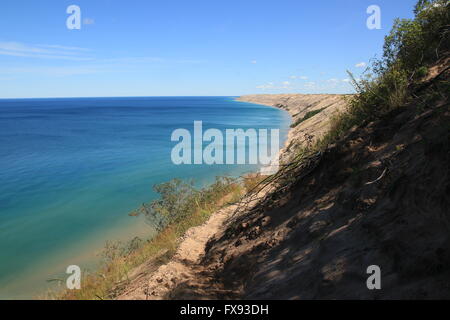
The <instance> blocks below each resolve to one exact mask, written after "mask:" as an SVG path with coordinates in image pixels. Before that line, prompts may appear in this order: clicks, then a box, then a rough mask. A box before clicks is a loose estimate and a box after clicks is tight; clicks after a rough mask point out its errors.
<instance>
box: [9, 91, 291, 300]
mask: <svg viewBox="0 0 450 320" xmlns="http://www.w3.org/2000/svg"><path fill="white" fill-rule="evenodd" d="M195 120H201V121H203V126H204V130H206V129H207V128H217V129H220V130H223V131H224V130H225V129H233V128H243V129H246V128H280V129H281V138H282V139H284V138H285V135H286V134H287V130H288V126H289V121H290V118H289V116H288V115H287V114H286V113H285V112H284V111H280V110H278V109H275V108H270V107H266V106H260V105H255V104H249V103H243V102H236V101H234V100H233V98H232V97H151V98H83V99H20V100H18V99H17V100H9V99H8V100H0V168H1V171H0V297H6V298H18V297H26V298H29V297H31V296H33V295H34V294H36V293H37V292H39V290H42V288H43V287H45V286H46V285H47V282H46V280H47V279H49V278H51V277H53V276H54V275H60V274H64V271H65V267H66V266H67V265H68V264H69V263H70V264H78V265H80V266H86V265H89V262H90V261H93V260H95V259H96V258H95V255H96V254H97V253H98V252H99V250H100V249H101V247H102V246H103V245H104V243H105V241H106V240H108V239H110V240H115V239H122V240H124V241H125V240H127V239H131V238H132V237H133V236H134V235H139V236H143V237H145V236H148V235H150V234H151V232H152V228H151V227H150V226H148V225H146V224H145V223H142V221H138V220H137V218H132V217H129V216H128V213H129V212H130V211H131V210H133V209H135V208H137V207H138V206H139V205H140V204H141V203H142V202H144V201H145V202H148V201H149V200H151V199H153V198H154V197H155V194H154V193H153V191H152V186H153V185H154V184H155V183H160V182H164V181H168V180H170V179H172V178H175V177H178V178H195V179H196V181H197V183H198V184H207V183H209V182H211V181H212V180H213V179H214V177H215V176H216V175H224V174H229V175H235V176H236V175H240V174H242V173H245V172H249V171H254V170H256V169H257V168H256V167H255V166H250V165H214V166H207V165H181V166H176V165H174V164H172V162H171V157H170V154H171V150H172V147H173V146H174V145H175V144H176V143H175V142H172V141H170V137H171V133H172V131H173V130H175V129H177V128H186V129H188V130H190V131H191V132H192V130H193V122H194V121H195ZM280 146H281V144H280Z"/></svg>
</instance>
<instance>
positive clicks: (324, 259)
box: [119, 69, 450, 299]
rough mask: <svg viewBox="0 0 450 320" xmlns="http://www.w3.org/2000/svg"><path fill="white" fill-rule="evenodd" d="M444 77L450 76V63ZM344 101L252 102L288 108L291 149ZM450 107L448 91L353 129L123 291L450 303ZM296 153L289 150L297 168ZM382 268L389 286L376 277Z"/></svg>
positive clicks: (280, 98) (319, 129)
mask: <svg viewBox="0 0 450 320" xmlns="http://www.w3.org/2000/svg"><path fill="white" fill-rule="evenodd" d="M439 76H440V81H442V79H444V80H445V79H446V80H447V81H448V79H449V71H448V69H446V70H443V71H441V72H439ZM429 81H430V83H432V81H433V79H431V80H429ZM417 90H421V88H418V89H417ZM342 99H343V98H342V97H341V96H326V95H323V96H321V95H312V96H307V95H276V96H268V95H262V96H246V97H242V98H241V100H242V101H249V102H255V103H261V104H268V105H276V106H278V107H280V108H284V109H286V110H288V111H289V112H290V113H291V114H292V115H293V118H294V128H293V130H292V132H291V135H290V144H293V143H297V144H304V143H309V142H308V138H306V140H305V135H306V136H308V135H313V136H314V139H316V138H317V137H319V136H320V135H321V134H322V133H323V132H324V131H325V130H326V129H327V128H328V127H329V119H330V117H331V116H332V115H333V114H334V113H335V112H337V111H338V110H342V109H343V108H345V103H344V100H342ZM449 108H450V103H449V97H448V92H447V93H445V92H444V93H442V92H441V94H440V96H438V98H437V100H436V101H435V102H434V103H433V105H431V106H426V107H423V105H422V104H421V101H420V100H419V99H416V100H414V101H413V102H412V103H411V104H409V105H408V106H404V107H401V108H398V109H395V110H393V111H391V112H390V113H388V114H386V115H385V116H383V117H381V118H380V119H378V120H376V121H372V122H365V123H363V124H362V125H361V126H359V127H355V128H353V129H352V130H351V131H350V132H349V133H348V134H347V135H346V136H345V137H344V138H342V139H340V140H339V141H337V142H336V143H334V144H332V145H329V146H328V147H327V148H326V149H325V150H324V151H323V152H318V153H317V154H314V155H312V156H310V157H308V158H307V159H306V160H304V161H302V162H301V164H300V165H295V166H292V167H291V168H290V169H289V170H285V174H284V176H283V177H281V178H280V179H278V180H277V181H274V182H272V184H271V185H270V186H269V187H268V188H267V189H266V190H265V191H261V192H260V193H258V194H257V196H256V197H255V196H253V197H252V198H250V199H247V201H244V202H242V203H240V204H238V206H237V207H231V208H228V209H226V210H225V211H221V212H220V215H217V216H213V217H212V218H211V219H210V221H208V222H207V223H206V224H205V225H204V226H201V227H198V229H197V230H195V229H193V230H192V231H191V232H190V233H188V234H187V236H186V239H185V241H184V242H183V244H182V245H181V247H180V249H179V252H178V253H177V255H176V257H175V259H174V260H173V261H171V262H170V263H169V264H166V265H164V266H162V267H160V268H159V269H158V270H157V271H156V272H154V273H150V274H147V275H145V274H144V275H142V276H141V277H140V278H139V279H137V280H136V281H133V280H132V281H131V285H130V286H129V287H128V288H127V289H126V290H125V292H124V294H123V295H122V296H120V297H119V298H122V299H162V298H171V299H189V298H190V299H192V298H194V299H196V298H200V299H205V298H215V299H217V298H219V299H227V298H244V299H378V298H382V299H429V298H447V299H448V298H450V269H449V266H450V214H449V213H450V179H449V163H450V136H449V134H450V110H449ZM313 109H316V110H321V112H320V113H317V114H313V115H312V116H311V113H310V111H311V110H313ZM308 113H310V117H306V118H305V116H306V115H307V114H308ZM300 120H304V121H300ZM296 122H298V123H297V124H296ZM296 150H298V149H297V148H293V147H291V148H289V147H287V148H286V149H285V150H284V154H285V161H287V162H286V163H285V164H286V165H289V163H288V162H289V161H290V159H291V157H292V156H293V155H294V154H295V152H296ZM218 217H220V220H217V219H218ZM193 239H194V240H193ZM189 241H191V242H189ZM192 241H194V242H195V245H194V244H193V242H192ZM189 243H191V244H190V245H189ZM190 247H192V248H195V250H194V253H195V254H191V253H190V249H189V248H190ZM171 264H175V265H173V266H171ZM180 265H181V266H182V267H180ZM374 265H375V266H378V267H379V268H380V270H381V289H380V290H369V289H368V287H367V283H366V281H367V279H368V277H369V275H368V273H367V268H368V267H369V266H374Z"/></svg>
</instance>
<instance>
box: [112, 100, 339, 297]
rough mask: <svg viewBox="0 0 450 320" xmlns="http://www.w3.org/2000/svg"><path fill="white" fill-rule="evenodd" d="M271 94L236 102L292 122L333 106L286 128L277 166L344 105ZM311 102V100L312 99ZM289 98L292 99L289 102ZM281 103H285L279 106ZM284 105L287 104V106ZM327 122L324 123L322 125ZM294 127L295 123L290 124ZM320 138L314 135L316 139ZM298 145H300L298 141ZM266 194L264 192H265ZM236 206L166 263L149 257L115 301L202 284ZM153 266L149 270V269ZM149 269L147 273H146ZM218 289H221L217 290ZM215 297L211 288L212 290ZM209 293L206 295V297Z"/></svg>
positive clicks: (193, 232)
mask: <svg viewBox="0 0 450 320" xmlns="http://www.w3.org/2000/svg"><path fill="white" fill-rule="evenodd" d="M286 96H288V99H287V100H291V102H289V101H286V99H280V97H279V95H271V96H270V98H271V99H272V100H271V101H268V100H267V95H254V96H242V97H239V98H236V101H240V102H248V103H254V104H260V105H266V106H270V107H275V108H279V109H282V110H285V111H287V112H288V113H289V115H290V116H291V118H292V120H293V121H296V120H297V119H299V118H300V117H302V116H304V114H306V113H307V112H310V111H311V110H313V109H315V110H317V109H318V108H319V109H320V108H323V105H324V104H330V103H331V105H329V106H328V107H333V108H332V110H331V111H330V110H328V112H327V113H323V111H325V109H323V110H322V111H321V112H320V113H318V114H316V115H315V116H313V117H311V118H310V119H308V120H306V121H304V122H303V123H302V124H300V125H299V126H294V127H292V125H291V128H290V129H289V131H288V135H287V137H286V141H285V143H284V147H283V148H281V149H280V151H279V156H280V163H281V161H282V160H285V159H287V158H289V157H290V154H291V152H290V146H291V145H292V144H293V143H295V142H296V140H301V139H299V138H301V134H302V133H306V134H308V132H309V134H312V133H315V132H313V131H314V128H315V125H314V124H316V123H317V121H318V122H319V123H322V126H321V127H320V132H322V131H325V130H326V127H327V126H326V125H327V123H328V121H326V120H327V119H328V120H329V119H330V115H333V114H334V113H335V112H338V111H339V110H342V109H343V108H344V106H345V102H344V99H342V95H314V96H312V95H282V97H283V98H286ZM312 97H313V98H318V99H312V100H314V102H312V101H311V98H312ZM291 98H292V99H291ZM281 102H283V103H284V104H281ZM286 102H287V103H286ZM324 121H325V122H326V123H325V124H323V122H324ZM292 123H293V124H294V123H295V122H292ZM318 137H319V135H318V134H317V133H316V138H318ZM300 143H302V142H301V141H300ZM267 192H268V191H263V193H267ZM257 202H258V199H254V200H251V201H250V203H252V204H257ZM237 206H238V205H237V204H233V205H229V206H227V207H224V208H222V209H219V210H217V211H215V212H213V213H212V214H211V216H210V217H209V218H208V220H207V221H206V222H205V223H203V224H201V225H199V226H196V227H192V228H190V229H189V230H187V232H186V233H185V234H184V236H182V237H181V239H180V242H179V245H178V247H177V250H176V252H175V254H174V256H173V257H172V258H171V259H170V260H169V262H167V263H165V264H162V265H160V266H158V267H155V266H154V264H152V260H155V258H150V259H148V260H147V261H146V262H144V263H143V264H141V265H140V266H138V267H136V268H135V269H133V270H132V271H131V272H130V275H129V279H130V283H129V284H128V285H127V286H126V287H125V288H124V289H123V291H122V292H121V293H120V294H119V295H118V296H117V297H116V298H115V299H118V300H149V299H150V300H151V299H154V300H160V299H165V298H167V296H168V295H170V293H171V291H172V290H174V289H175V288H176V287H177V286H179V285H184V284H186V283H191V282H192V283H194V285H195V284H200V285H204V284H203V283H202V282H201V281H202V280H201V279H198V273H199V272H201V270H202V266H201V260H202V258H203V257H204V255H205V253H206V251H207V244H208V243H209V241H211V240H212V239H218V238H220V237H222V236H224V232H225V230H226V227H227V226H228V223H229V222H230V218H231V217H232V216H233V213H234V212H235V210H234V209H236V208H237ZM149 266H152V267H149ZM149 269H150V270H149ZM217 290H220V289H217ZM211 291H213V293H212V294H214V288H212V289H211ZM207 294H208V293H206V292H205V295H207Z"/></svg>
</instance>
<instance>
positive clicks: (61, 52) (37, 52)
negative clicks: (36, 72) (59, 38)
mask: <svg viewBox="0 0 450 320" xmlns="http://www.w3.org/2000/svg"><path fill="white" fill-rule="evenodd" d="M85 51H89V50H88V49H85V48H78V47H66V46H61V45H42V44H41V45H28V44H24V43H20V42H0V55H5V56H13V57H24V58H40V59H58V60H73V61H83V60H92V58H91V57H89V56H86V55H85V54H84V52H85Z"/></svg>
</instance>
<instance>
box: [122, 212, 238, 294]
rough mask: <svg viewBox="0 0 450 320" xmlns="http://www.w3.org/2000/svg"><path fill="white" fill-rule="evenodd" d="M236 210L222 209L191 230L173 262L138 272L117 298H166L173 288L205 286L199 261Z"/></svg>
mask: <svg viewBox="0 0 450 320" xmlns="http://www.w3.org/2000/svg"><path fill="white" fill-rule="evenodd" d="M235 208H236V206H234V205H232V206H229V207H226V208H223V209H221V210H219V211H217V212H215V213H214V214H213V215H212V216H211V217H210V218H209V220H208V221H207V222H206V223H204V224H203V225H201V226H198V227H194V228H191V229H189V230H188V231H187V232H186V234H185V236H184V237H183V239H182V241H181V244H180V246H179V248H178V250H177V252H176V253H175V255H174V257H173V258H172V259H171V261H170V262H169V263H167V264H164V265H162V266H160V267H159V268H158V269H157V270H156V271H155V272H153V273H146V271H147V270H146V268H145V267H144V268H139V269H137V270H135V271H134V272H133V273H132V277H131V278H132V279H131V282H130V284H129V285H128V286H127V288H126V289H125V291H124V292H123V293H122V294H121V295H120V296H118V297H117V299H119V300H148V299H164V298H165V297H167V295H168V294H169V293H170V292H171V291H172V290H173V289H175V288H176V287H179V286H181V285H183V284H184V285H186V284H189V283H191V284H192V285H195V286H196V287H198V286H202V284H203V282H205V279H203V277H202V276H201V274H202V272H203V271H204V270H203V268H202V267H201V266H200V261H201V258H202V256H203V254H204V252H205V248H206V245H207V242H208V240H209V239H211V238H212V237H213V236H214V235H215V234H217V233H220V232H221V231H223V230H224V226H225V222H226V220H227V218H228V217H229V216H230V215H231V214H232V213H233V212H234V210H235ZM205 285H206V284H205ZM216 289H217V290H219V289H220V288H216Z"/></svg>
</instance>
